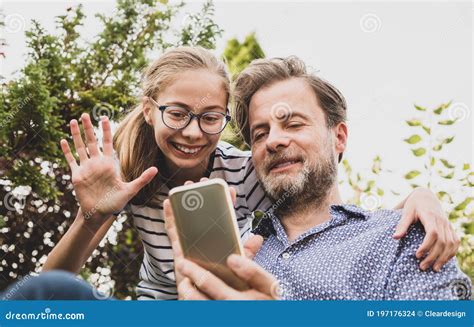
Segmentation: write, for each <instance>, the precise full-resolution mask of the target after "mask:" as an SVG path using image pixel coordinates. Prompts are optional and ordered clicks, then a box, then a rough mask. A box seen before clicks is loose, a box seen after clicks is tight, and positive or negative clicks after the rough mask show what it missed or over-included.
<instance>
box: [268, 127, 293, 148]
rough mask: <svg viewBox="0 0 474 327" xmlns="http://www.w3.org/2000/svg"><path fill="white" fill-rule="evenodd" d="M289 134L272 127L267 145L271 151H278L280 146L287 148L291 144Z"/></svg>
mask: <svg viewBox="0 0 474 327" xmlns="http://www.w3.org/2000/svg"><path fill="white" fill-rule="evenodd" d="M290 142H291V140H290V138H289V136H288V135H287V134H286V133H284V132H283V131H282V130H280V129H272V130H270V131H269V132H268V136H267V139H266V147H267V150H268V151H269V152H275V151H278V148H286V147H288V146H289V145H290Z"/></svg>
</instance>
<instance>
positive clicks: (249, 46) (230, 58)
mask: <svg viewBox="0 0 474 327" xmlns="http://www.w3.org/2000/svg"><path fill="white" fill-rule="evenodd" d="M223 57H224V59H225V60H226V61H227V65H228V67H229V70H230V72H231V74H232V76H236V75H237V74H238V73H240V72H241V71H242V70H243V69H244V68H245V67H247V65H248V64H250V63H251V62H252V60H254V59H260V58H265V53H264V52H263V50H262V48H261V47H260V44H259V43H258V41H257V38H256V36H255V33H251V34H249V35H247V36H246V37H245V40H244V42H242V43H240V42H239V40H237V39H235V38H234V39H230V40H229V41H228V42H227V47H226V48H225V50H224V55H223Z"/></svg>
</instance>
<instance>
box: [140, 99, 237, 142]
mask: <svg viewBox="0 0 474 327" xmlns="http://www.w3.org/2000/svg"><path fill="white" fill-rule="evenodd" d="M149 99H150V100H151V101H152V102H153V103H154V104H155V105H156V106H157V107H158V110H160V111H161V119H162V120H163V123H164V124H165V125H166V126H167V127H169V128H171V129H175V130H181V129H184V128H186V127H187V126H188V125H189V124H190V123H191V121H192V120H193V118H197V120H198V125H199V128H200V129H201V131H203V132H204V133H206V134H211V135H213V134H219V133H220V132H222V131H223V130H224V128H225V127H226V125H227V123H228V122H229V121H230V119H231V117H230V115H229V114H228V111H227V113H225V114H224V113H222V112H213V111H207V112H203V113H201V114H195V113H193V112H191V111H189V110H188V109H186V108H183V107H180V106H177V105H170V106H160V105H159V104H158V103H157V102H156V101H155V100H153V99H152V98H151V97H149Z"/></svg>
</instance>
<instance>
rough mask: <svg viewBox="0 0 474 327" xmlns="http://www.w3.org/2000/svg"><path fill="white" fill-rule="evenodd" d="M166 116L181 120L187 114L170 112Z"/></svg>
mask: <svg viewBox="0 0 474 327" xmlns="http://www.w3.org/2000/svg"><path fill="white" fill-rule="evenodd" d="M168 114H169V115H170V116H171V117H173V118H175V119H183V118H185V117H186V116H187V114H186V113H184V112H182V111H171V112H168Z"/></svg>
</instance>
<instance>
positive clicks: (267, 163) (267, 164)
mask: <svg viewBox="0 0 474 327" xmlns="http://www.w3.org/2000/svg"><path fill="white" fill-rule="evenodd" d="M290 160H293V161H300V162H302V163H304V162H305V158H304V156H302V155H301V154H299V153H297V152H296V151H294V150H285V151H280V152H276V153H267V156H266V157H265V159H264V162H263V168H264V171H265V172H267V173H268V172H270V170H271V169H272V168H273V167H274V166H276V165H277V164H279V163H281V162H285V161H290Z"/></svg>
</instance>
